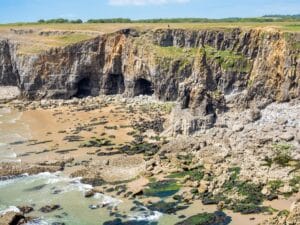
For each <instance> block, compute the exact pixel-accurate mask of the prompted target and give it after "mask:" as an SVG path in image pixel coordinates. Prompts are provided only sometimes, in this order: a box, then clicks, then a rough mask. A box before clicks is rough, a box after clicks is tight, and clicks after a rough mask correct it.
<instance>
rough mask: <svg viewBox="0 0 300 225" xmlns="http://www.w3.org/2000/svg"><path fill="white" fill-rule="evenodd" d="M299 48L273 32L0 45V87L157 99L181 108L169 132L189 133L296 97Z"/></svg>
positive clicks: (294, 39) (133, 34) (159, 33)
mask: <svg viewBox="0 0 300 225" xmlns="http://www.w3.org/2000/svg"><path fill="white" fill-rule="evenodd" d="M299 42H300V34H297V33H281V32H278V31H275V30H261V29H253V30H247V31H245V30H240V29H230V30H229V29H227V30H225V29H220V30H181V29H164V30H163V29H158V30H154V31H153V30H151V31H144V32H139V31H135V30H129V29H127V30H122V31H119V32H116V33H113V34H107V35H103V36H100V37H97V38H94V39H92V40H88V41H83V42H80V43H77V44H74V45H70V46H67V47H64V48H55V49H51V50H49V51H46V52H43V53H41V54H37V55H18V53H17V50H16V49H17V44H16V43H11V42H10V41H8V40H3V41H0V85H18V86H19V87H20V89H21V91H22V95H23V97H25V98H28V99H41V98H63V99H69V98H72V97H79V98H81V97H85V96H97V95H99V94H104V95H114V94H124V95H125V96H128V97H133V96H137V95H155V96H156V97H157V98H158V99H160V100H162V101H177V102H178V106H177V107H176V109H175V110H174V112H173V114H174V118H176V122H177V125H176V127H173V131H172V132H173V133H174V132H175V133H184V134H190V133H193V132H194V131H195V130H199V129H201V128H209V127H211V126H212V125H213V124H214V121H215V118H216V116H217V115H218V113H222V112H224V111H226V110H227V109H228V107H229V108H230V107H235V108H246V107H251V106H253V105H255V106H256V107H258V108H259V107H264V106H265V105H266V104H268V103H270V102H272V101H279V102H280V101H288V100H290V99H293V98H299V95H300V88H299V87H300V45H299ZM174 120H175V119H174Z"/></svg>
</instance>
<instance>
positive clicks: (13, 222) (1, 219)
mask: <svg viewBox="0 0 300 225" xmlns="http://www.w3.org/2000/svg"><path fill="white" fill-rule="evenodd" d="M24 219H25V217H24V215H23V214H21V213H17V212H8V213H5V214H4V215H1V216H0V225H19V224H21V221H23V220H24Z"/></svg>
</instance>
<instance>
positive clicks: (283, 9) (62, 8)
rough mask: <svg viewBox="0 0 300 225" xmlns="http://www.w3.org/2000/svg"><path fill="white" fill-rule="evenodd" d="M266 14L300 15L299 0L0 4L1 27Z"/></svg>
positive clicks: (31, 0) (1, 0) (33, 0)
mask: <svg viewBox="0 0 300 225" xmlns="http://www.w3.org/2000/svg"><path fill="white" fill-rule="evenodd" d="M265 14H300V0H0V23H11V22H25V21H26V22H31V21H37V20H39V19H51V18H66V19H78V18H79V19H83V20H88V19H97V18H116V17H123V18H131V19H148V18H175V17H176V18H178V17H197V18H227V17H257V16H262V15H265Z"/></svg>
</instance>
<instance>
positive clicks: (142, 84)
mask: <svg viewBox="0 0 300 225" xmlns="http://www.w3.org/2000/svg"><path fill="white" fill-rule="evenodd" d="M153 94H154V90H153V86H152V83H151V82H150V81H148V80H146V79H142V78H140V79H137V80H136V81H135V84H134V95H135V96H138V95H153Z"/></svg>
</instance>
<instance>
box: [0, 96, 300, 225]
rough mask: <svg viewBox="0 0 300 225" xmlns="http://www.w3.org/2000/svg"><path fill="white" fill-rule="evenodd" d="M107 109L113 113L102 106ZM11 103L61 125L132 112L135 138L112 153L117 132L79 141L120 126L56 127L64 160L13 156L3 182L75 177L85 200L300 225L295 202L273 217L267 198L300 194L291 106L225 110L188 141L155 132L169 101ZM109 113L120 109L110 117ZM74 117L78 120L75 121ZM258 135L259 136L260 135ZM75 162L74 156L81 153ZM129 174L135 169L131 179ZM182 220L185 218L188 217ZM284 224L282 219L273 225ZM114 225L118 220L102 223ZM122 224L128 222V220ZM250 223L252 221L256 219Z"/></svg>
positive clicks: (295, 112)
mask: <svg viewBox="0 0 300 225" xmlns="http://www.w3.org/2000/svg"><path fill="white" fill-rule="evenodd" d="M112 105H113V106H114V107H115V108H114V109H110V108H109V107H111V106H112ZM9 106H10V107H11V108H15V109H18V110H21V111H23V112H24V113H26V112H31V111H32V112H34V111H40V110H42V111H49V110H50V111H51V112H53V114H52V115H53V117H54V118H56V119H58V120H59V118H58V117H62V118H60V121H63V120H64V119H63V118H64V116H62V115H63V114H64V113H66V112H64V108H68V110H70V111H72V112H78V113H91V112H97V110H102V111H104V109H105V108H108V109H110V110H108V112H110V114H111V113H113V114H114V116H115V118H117V117H118V116H117V115H118V114H120V117H124V115H123V114H122V111H124V113H125V114H130V113H133V114H132V115H135V117H130V116H129V118H130V120H129V121H130V123H127V122H126V123H127V127H131V128H130V129H132V130H131V132H129V133H130V135H133V137H132V139H131V140H132V141H131V142H127V143H126V144H123V145H119V146H116V145H115V144H114V143H113V142H114V141H113V140H114V138H117V139H118V135H119V134H118V133H114V135H116V137H113V136H114V135H113V134H110V135H108V136H110V138H109V137H107V138H106V137H105V136H103V138H101V136H100V137H99V138H95V139H93V138H91V139H86V137H84V136H81V134H82V133H84V132H88V133H89V132H90V133H92V132H93V131H94V129H95V128H93V129H90V128H89V127H97V126H102V127H103V128H104V129H105V130H106V131H110V132H112V131H114V132H117V131H118V130H119V129H123V128H121V127H120V126H116V127H114V125H113V123H112V121H110V118H108V117H107V116H106V117H105V116H102V117H101V118H102V120H101V121H102V122H97V121H96V118H92V117H90V118H89V120H90V121H93V124H92V125H90V126H83V127H82V128H80V129H79V130H78V129H70V130H69V131H64V132H62V131H59V130H56V132H57V134H58V135H60V136H61V138H62V139H64V140H65V142H67V143H71V144H74V143H76V145H77V147H74V146H73V147H74V148H71V147H70V148H66V147H65V148H64V149H61V147H62V146H63V143H61V146H60V147H58V148H56V150H55V152H54V154H55V156H58V155H63V156H64V158H65V159H64V160H55V158H53V159H52V160H50V161H43V160H41V159H40V160H37V161H36V163H35V164H30V165H29V164H26V157H29V159H30V157H31V156H30V155H31V154H32V153H28V154H29V155H26V154H25V153H23V157H22V155H20V158H21V159H24V160H25V161H24V162H25V163H22V164H21V165H12V164H3V163H2V164H1V177H3V179H5V177H7V176H9V175H21V174H24V173H28V174H37V173H40V172H45V171H48V172H55V171H59V170H65V171H66V172H67V173H69V174H70V176H72V177H82V180H81V181H82V182H83V183H87V184H91V185H93V186H94V189H93V190H91V191H89V192H87V193H86V197H90V196H93V195H94V194H95V193H109V194H110V195H113V196H116V197H118V198H121V199H132V200H135V201H138V202H140V203H139V204H142V205H143V206H145V207H147V208H149V209H152V210H154V211H159V212H161V213H167V214H168V213H170V214H173V213H175V212H176V211H178V212H180V211H181V210H184V209H185V208H186V207H189V205H193V204H194V202H195V201H198V200H200V201H201V202H202V204H203V205H215V207H216V208H215V209H216V211H218V210H225V211H226V210H231V211H233V212H237V213H241V214H248V215H249V214H250V215H251V214H252V215H253V218H255V217H257V215H259V214H263V215H272V214H273V215H277V217H275V218H274V219H273V220H271V219H270V220H269V221H270V222H268V223H269V224H278V225H279V224H292V223H289V221H291V220H293V221H294V222H295V224H297V221H299V217H297V215H299V214H297V212H298V211H297V210H298V209H299V207H298V205H297V203H295V204H293V207H292V208H291V210H290V212H289V213H288V211H287V210H289V207H290V206H286V208H285V211H284V212H286V213H284V212H283V211H282V210H280V211H279V212H276V210H275V209H274V208H273V207H272V202H273V201H274V202H276V201H279V202H280V201H281V200H283V199H285V198H290V199H295V201H296V196H298V194H297V193H298V191H299V187H300V179H299V171H298V169H299V168H298V163H299V162H298V160H299V158H298V157H299V155H298V151H299V144H300V137H299V133H300V132H299V107H300V105H299V101H297V100H294V101H291V102H290V103H281V104H278V103H273V104H271V105H269V106H267V107H266V108H264V109H257V108H256V109H249V110H242V111H238V110H236V111H235V112H233V111H230V112H228V113H224V114H221V115H219V116H218V119H217V121H216V125H215V126H214V127H213V128H211V129H203V130H201V131H199V132H197V133H195V134H194V135H193V136H182V135H179V136H177V137H176V138H174V137H172V136H166V134H168V133H165V132H163V133H161V128H160V127H161V126H163V127H164V129H163V130H167V127H166V126H167V125H168V122H169V121H170V120H172V113H171V111H172V108H173V110H176V104H174V103H163V102H159V101H157V100H155V99H153V98H151V97H138V98H134V99H127V98H123V97H121V96H115V97H114V96H112V97H107V96H100V97H94V98H86V99H72V100H42V101H37V102H26V101H18V100H14V101H11V102H10V103H9ZM122 107H123V108H122ZM116 108H117V109H119V111H117V112H116V111H115V109H116ZM121 108H122V110H121ZM49 115H51V114H49ZM99 115H100V114H99ZM137 115H138V116H137ZM287 115H289V117H287ZM74 116H75V117H76V115H75V114H74ZM162 118H163V120H161V119H162ZM158 119H159V120H158ZM104 121H105V122H104ZM147 121H148V122H147ZM158 121H160V122H158ZM164 121H165V122H164ZM66 124H67V123H66ZM89 124H90V123H89ZM124 127H125V126H124ZM70 128H71V127H70ZM49 132H50V131H49ZM52 132H53V131H52ZM94 133H95V132H94ZM263 133H265V134H266V135H262V134H263ZM48 135H50V134H48ZM98 135H99V133H98ZM48 138H50V137H49V136H48ZM49 143H51V141H50V140H49V141H48V144H49ZM77 143H79V144H77ZM80 143H81V144H80ZM12 144H16V145H24V144H25V143H12ZM26 145H29V146H44V145H47V141H45V140H44V139H42V140H35V141H34V140H30V141H29V142H28V143H26ZM78 147H79V149H80V148H84V149H87V150H93V151H91V152H90V153H88V154H86V153H85V154H84V155H85V156H87V158H86V160H82V161H81V162H79V161H78V159H77V158H76V154H75V152H76V151H78ZM40 148H42V147H40ZM100 149H102V150H100ZM105 149H106V150H105ZM94 150H96V151H94ZM50 153H51V151H50V152H49V151H44V152H41V153H40V154H42V155H43V154H44V155H45V154H46V155H47V154H48V155H50ZM51 154H52V153H51ZM78 157H79V159H81V156H78ZM135 168H136V169H135ZM68 171H69V172H68ZM124 171H126V176H125V177H124V175H125V173H124ZM129 171H132V175H130V173H129ZM107 174H109V175H107ZM111 180H113V182H111ZM108 181H109V182H108ZM162 196H164V197H163V198H165V197H168V198H169V199H171V202H168V201H167V202H166V201H164V200H163V201H161V200H159V199H160V198H161V197H162ZM288 196H290V197H288ZM153 197H154V198H157V197H158V199H157V200H158V201H157V200H156V201H152V200H151V199H152V198H153ZM169 201H170V200H169ZM95 207H98V206H95ZM226 212H227V211H226ZM216 215H219V214H216ZM284 216H285V217H284ZM199 217H201V218H202V217H205V218H207V220H208V221H212V220H214V219H213V214H209V215H204V214H201V215H199ZM268 217H270V216H268ZM283 217H284V218H283ZM218 218H219V217H218ZM224 218H226V217H224ZM253 218H252V219H253ZM186 220H187V221H189V218H187V219H186ZM218 220H219V219H218ZM283 220H284V221H286V222H285V223H282V222H280V221H283ZM182 221H184V220H182ZM119 223H120V221H119V220H118V221H112V222H111V223H107V224H119ZM123 223H124V224H126V222H125V221H123ZM123 223H122V224H123ZM186 223H188V222H186ZM186 223H185V222H182V223H180V224H186ZM254 223H256V222H255V221H253V224H254ZM203 224H205V223H203ZM249 224H252V223H249ZM262 224H267V222H263V223H262Z"/></svg>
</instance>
